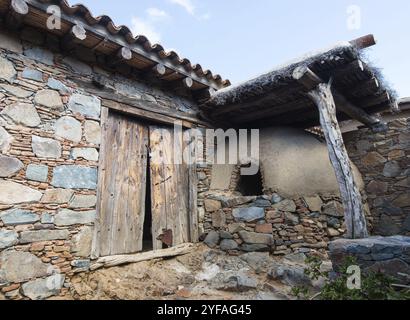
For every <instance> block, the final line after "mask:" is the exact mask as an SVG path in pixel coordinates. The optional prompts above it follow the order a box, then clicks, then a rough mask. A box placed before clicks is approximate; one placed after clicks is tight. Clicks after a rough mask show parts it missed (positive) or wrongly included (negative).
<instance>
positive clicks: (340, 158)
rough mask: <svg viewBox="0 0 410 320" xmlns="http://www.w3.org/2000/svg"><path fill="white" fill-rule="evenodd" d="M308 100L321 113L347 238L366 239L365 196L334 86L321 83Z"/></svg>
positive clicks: (310, 93)
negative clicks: (356, 175) (340, 119)
mask: <svg viewBox="0 0 410 320" xmlns="http://www.w3.org/2000/svg"><path fill="white" fill-rule="evenodd" d="M309 96H310V97H311V99H312V100H313V101H314V102H315V104H316V106H317V107H318V109H319V113H320V124H321V126H322V129H323V132H324V134H325V137H326V142H327V145H328V149H329V156H330V160H331V162H332V165H333V168H334V170H335V173H336V178H337V181H338V183H339V188H340V194H341V196H342V202H343V206H344V209H345V221H346V228H347V236H348V237H349V238H351V239H361V238H367V237H368V236H369V234H368V231H367V224H366V218H365V215H364V207H363V202H362V196H361V194H360V191H359V187H358V186H357V183H356V181H355V179H354V176H353V170H352V165H351V162H350V159H349V156H348V154H347V151H346V148H345V145H344V142H343V137H342V133H341V130H340V127H339V123H338V121H337V118H336V104H335V101H334V98H333V94H332V91H331V85H330V84H325V83H321V84H319V85H318V86H317V87H316V88H315V89H313V90H311V91H310V92H309Z"/></svg>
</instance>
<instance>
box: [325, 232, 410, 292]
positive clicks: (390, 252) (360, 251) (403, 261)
mask: <svg viewBox="0 0 410 320" xmlns="http://www.w3.org/2000/svg"><path fill="white" fill-rule="evenodd" d="M329 249H330V258H331V260H332V263H333V267H334V269H335V270H336V271H337V270H338V269H339V268H340V267H341V266H343V265H344V264H345V262H346V258H347V257H354V258H355V259H356V262H357V264H358V265H359V266H360V267H361V269H362V272H365V273H368V272H381V273H383V274H384V275H388V276H390V277H393V278H395V279H397V281H396V282H398V281H400V282H403V283H404V284H406V285H408V284H410V278H409V276H410V238H409V237H404V236H394V237H370V238H368V239H362V240H347V239H339V240H336V241H334V242H332V243H330V245H329ZM405 275H407V276H405Z"/></svg>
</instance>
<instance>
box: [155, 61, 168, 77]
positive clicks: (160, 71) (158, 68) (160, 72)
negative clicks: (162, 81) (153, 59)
mask: <svg viewBox="0 0 410 320" xmlns="http://www.w3.org/2000/svg"><path fill="white" fill-rule="evenodd" d="M151 70H152V72H154V74H155V76H156V77H162V76H165V74H166V72H167V68H165V66H164V65H163V64H162V63H158V64H156V65H155V66H154V67H153V68H152V69H151Z"/></svg>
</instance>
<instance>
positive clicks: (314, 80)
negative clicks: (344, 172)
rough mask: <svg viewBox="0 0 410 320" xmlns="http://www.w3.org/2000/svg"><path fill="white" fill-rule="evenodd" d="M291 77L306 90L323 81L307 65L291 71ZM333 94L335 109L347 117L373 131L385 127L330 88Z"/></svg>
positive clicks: (377, 119)
mask: <svg viewBox="0 0 410 320" xmlns="http://www.w3.org/2000/svg"><path fill="white" fill-rule="evenodd" d="M293 78H294V79H295V80H296V81H298V82H299V83H301V84H302V85H303V86H304V87H305V88H306V89H307V90H308V91H311V90H313V89H315V88H316V87H317V86H318V85H319V84H321V83H324V81H323V80H322V79H320V77H318V76H317V75H316V74H315V73H314V72H313V71H312V70H310V69H309V68H308V67H307V66H302V67H298V68H296V69H295V70H294V72H293ZM332 92H333V96H334V99H335V102H336V105H337V109H338V110H340V111H342V112H343V113H345V114H347V115H348V116H349V117H351V118H353V119H355V120H358V121H360V122H361V123H363V124H364V125H366V126H368V127H369V128H371V129H373V130H375V131H382V130H384V129H385V128H386V124H384V123H383V122H382V121H381V120H380V119H379V118H377V117H375V116H372V115H369V114H368V113H367V112H366V111H364V110H363V109H361V108H359V107H357V106H355V105H353V104H352V103H351V102H350V101H348V100H347V99H346V98H345V97H344V96H343V95H342V94H340V93H339V92H338V91H337V90H336V89H334V88H333V89H332Z"/></svg>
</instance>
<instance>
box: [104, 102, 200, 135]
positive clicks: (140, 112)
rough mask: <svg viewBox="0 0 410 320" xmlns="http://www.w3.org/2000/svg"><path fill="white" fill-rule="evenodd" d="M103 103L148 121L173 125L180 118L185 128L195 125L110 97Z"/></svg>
mask: <svg viewBox="0 0 410 320" xmlns="http://www.w3.org/2000/svg"><path fill="white" fill-rule="evenodd" d="M102 105H103V106H104V107H106V108H109V109H112V110H115V111H119V112H121V113H124V114H128V115H132V116H136V117H138V118H141V119H145V120H148V121H154V122H158V123H163V124H167V125H173V124H174V123H175V122H176V121H178V120H180V121H181V122H182V126H183V127H184V128H188V129H191V128H193V127H195V125H194V124H193V123H192V122H189V121H187V120H182V119H178V118H175V117H172V116H169V115H164V114H159V113H156V112H153V111H149V110H145V109H146V108H144V109H141V108H134V107H132V106H129V105H124V104H122V103H119V102H116V101H112V100H108V99H103V100H102ZM141 105H143V103H141Z"/></svg>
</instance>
